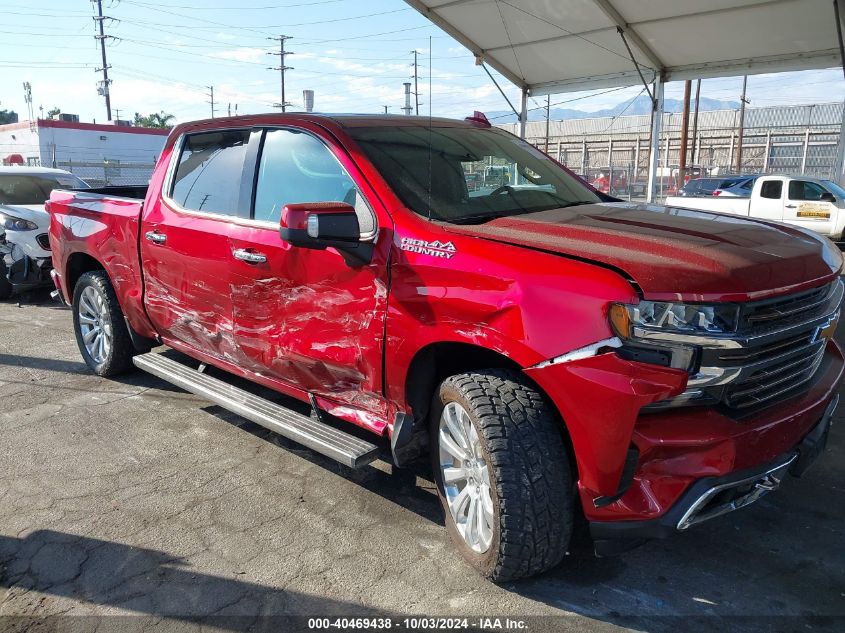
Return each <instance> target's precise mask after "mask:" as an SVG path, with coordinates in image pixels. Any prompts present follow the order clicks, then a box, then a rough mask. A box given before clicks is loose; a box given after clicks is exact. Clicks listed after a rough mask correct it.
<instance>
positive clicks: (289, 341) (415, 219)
mask: <svg viewBox="0 0 845 633" xmlns="http://www.w3.org/2000/svg"><path fill="white" fill-rule="evenodd" d="M468 163H482V164H497V165H510V167H509V168H508V169H509V170H510V172H511V174H512V177H511V181H510V182H511V183H512V184H506V185H502V186H499V187H497V188H495V189H492V190H491V191H489V192H486V193H483V194H482V195H476V196H469V195H468V187H467V182H466V179H465V178H464V172H463V165H464V164H468ZM603 200H607V197H606V196H604V197H602V196H601V195H599V194H597V193H596V192H595V190H593V189H591V188H590V187H588V186H585V185H584V184H583V183H582V182H581V181H580V180H579V179H577V178H576V177H574V176H573V175H572V174H571V172H568V171H567V170H565V169H564V168H562V167H561V166H560V165H558V164H557V163H556V162H554V161H553V160H551V159H550V158H548V157H547V156H545V155H544V154H542V153H541V152H539V151H538V150H536V149H535V148H533V147H532V146H531V145H529V144H527V143H525V142H524V141H521V140H519V139H517V138H516V137H514V136H512V135H510V134H508V133H506V132H504V131H502V130H498V129H495V128H491V127H490V126H489V125H486V124H484V123H483V122H482V121H478V120H470V121H452V120H446V119H434V120H431V121H430V120H429V119H428V118H415V117H404V116H402V117H388V116H385V117H372V116H340V115H338V116H328V115H326V116H321V115H313V114H274V115H262V116H249V117H237V118H228V119H214V120H209V121H200V122H196V123H189V124H184V125H180V126H178V127H176V128H175V129H174V130H173V132H172V134H171V136H170V138H169V139H168V141H167V144H166V146H165V148H164V150H163V153H162V155H161V158H160V160H159V162H158V166H157V167H156V171H155V173H154V174H153V177H152V179H151V181H150V185H149V188H148V189H144V188H137V189H133V188H117V189H106V190H93V191H89V192H71V191H54V192H53V194H52V196H51V199H50V202H49V203H48V207H49V211H50V213H51V222H52V223H51V228H50V242H51V244H52V248H53V261H54V263H55V271H54V279H55V282H56V285H57V288H58V290H59V292H60V293H61V296H62V297H63V298H64V300H65V301H66V302H67V303H69V304H70V305H71V306H72V313H73V321H74V328H75V332H76V337H77V341H78V343H79V348H80V352H81V354H82V357H83V358H84V359H85V362H86V363H87V364H88V365H89V366H90V368H91V369H92V370H93V371H94V372H95V373H97V374H99V375H101V376H112V375H115V374H117V373H119V372H123V371H127V370H129V369H131V368H132V366H133V363H134V365H135V366H137V367H140V368H141V369H144V370H146V371H149V372H151V373H153V374H155V375H157V376H160V377H162V378H164V379H165V380H168V381H170V382H172V383H173V384H175V385H178V386H180V387H183V388H185V389H187V390H189V391H192V392H194V393H197V394H201V395H203V396H205V397H206V398H208V399H210V400H212V401H213V402H216V403H217V404H219V405H221V406H223V407H226V408H228V409H230V410H232V411H235V412H237V413H239V414H241V415H242V416H244V417H246V418H248V419H250V420H253V421H255V422H257V423H259V424H262V425H264V426H266V427H268V428H270V429H273V430H275V431H278V432H279V433H281V434H283V435H285V436H287V437H290V438H293V439H295V440H297V441H299V442H301V443H302V444H304V445H306V446H308V447H311V448H312V449H314V450H315V451H318V452H320V453H323V454H325V455H328V456H330V457H332V458H334V459H337V460H338V461H340V462H342V463H344V464H346V465H348V466H350V467H357V466H361V465H363V464H366V463H367V462H369V461H371V460H372V459H375V458H376V456H377V455H378V446H377V445H378V444H379V443H380V440H379V438H383V442H384V445H385V447H387V446H389V457H386V459H390V460H392V461H393V462H394V463H395V464H396V465H398V466H403V465H406V464H408V463H409V462H410V461H412V460H414V459H416V458H417V457H419V456H421V455H423V454H427V455H428V456H429V459H430V460H431V465H432V469H433V475H434V479H435V481H436V484H437V490H438V492H439V495H440V498H441V501H442V504H443V508H444V511H445V515H446V526H447V529H448V531H449V533H450V534H451V536H452V538H453V540H454V542H455V543H456V546H457V549H458V550H460V552H461V554H463V556H464V557H465V558H466V560H468V561H469V562H470V563H471V564H472V565H474V566H475V567H476V568H477V569H478V570H480V572H481V573H482V574H484V575H485V576H486V577H488V578H490V579H493V580H496V581H504V580H509V579H515V578H520V577H526V576H530V575H532V574H537V573H539V572H542V571H544V570H546V569H549V568H550V567H552V566H554V565H556V564H558V563H559V562H560V561H561V560H562V559H563V557H564V555H565V553H566V551H567V547H568V544H569V541H570V537H571V535H572V531H573V525H574V518H575V516H576V515H577V514H578V513H580V512H583V514H584V515H585V516H586V518H587V520H588V521H589V526H590V530H591V533H592V536H593V539H594V540H595V546H596V550H597V552H598V553H600V554H610V553H614V552H618V551H621V550H624V549H626V548H629V547H632V546H634V545H636V544H638V543H640V542H642V540H643V539H647V538H654V537H664V536H668V535H669V534H672V533H675V532H677V531H679V530H686V529H687V528H689V527H691V526H693V525H697V524H699V523H702V522H704V521H706V520H708V519H711V518H713V517H716V516H718V515H721V514H723V513H725V512H729V511H731V510H735V509H737V508H740V507H742V506H745V505H748V504H750V503H751V502H753V501H755V500H757V499H758V498H759V497H760V496H762V495H763V494H765V493H767V492H769V491H771V490H774V489H775V488H777V487H778V486H779V484H780V483H781V480H782V479H783V478H784V476H785V475H786V474H787V473H788V472H790V473H792V474H795V475H800V474H801V473H803V472H804V471H805V470H806V468H807V467H808V466H809V465H810V464H811V463H812V462H813V461H814V459H815V458H816V457H817V456H818V454H819V453H820V451H821V450H822V448H823V447H824V443H825V438H826V437H827V433H828V427H829V424H830V418H831V414H832V412H833V409H834V407H835V406H836V398H837V396H836V394H837V387H838V385H839V382H840V379H841V377H842V371H843V357H842V354H841V352H840V350H839V348H838V347H837V345H836V343H834V341H833V340H832V338H831V335H832V333H833V330H834V328H835V326H836V322H837V320H838V317H839V309H840V308H839V306H840V302H841V300H842V294H843V284H842V282H841V281H840V279H839V274H840V272H841V269H842V256H841V255H840V252H839V250H838V249H837V248H836V247H834V246H833V244H831V243H830V242H829V241H828V240H826V239H825V238H823V237H820V236H818V235H814V234H812V233H810V232H808V231H804V230H802V229H799V228H796V227H793V226H786V225H782V224H777V223H773V222H768V221H764V220H757V219H749V218H737V217H729V216H720V215H718V214H716V215H714V214H712V213H702V212H697V211H690V210H683V209H672V208H661V207H657V206H655V205H638V204H634V203H621V202H603ZM159 344H164V345H166V346H168V347H171V348H174V349H175V350H178V351H179V352H182V353H183V355H186V356H187V357H188V358H191V359H193V360H194V363H193V364H190V363H187V362H183V360H179V359H180V358H183V356H181V355H177V358H174V357H173V355H172V354H161V353H157V352H150V350H151V349H152V348H153V347H155V346H157V345H159ZM231 375H233V376H238V377H240V378H246V379H247V380H248V381H252V382H253V383H256V384H257V385H262V386H264V387H270V388H271V389H274V390H276V391H278V392H280V393H282V394H287V395H288V396H293V398H295V399H298V400H299V401H301V402H302V403H306V405H307V406H310V410H311V415H306V414H304V413H302V412H301V407H300V411H299V412H297V411H294V410H292V409H290V408H285V407H284V406H282V405H281V404H279V403H278V402H276V401H274V400H268V399H265V398H261V397H258V396H257V395H255V394H254V393H252V392H251V391H250V390H248V389H242V388H238V387H235V386H234V385H232V384H230V383H229V382H228V381H227V377H228V376H231ZM353 426H355V427H361V428H363V429H365V430H366V431H369V432H371V434H372V436H371V441H367V440H364V439H361V435H362V434H361V433H352V432H350V430H352V429H351V427H353ZM325 494H327V495H331V494H333V493H332V491H331V490H326V491H325ZM341 501H342V500H341ZM772 529H776V528H774V527H773V528H772Z"/></svg>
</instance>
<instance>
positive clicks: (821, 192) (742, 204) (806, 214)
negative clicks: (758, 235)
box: [666, 176, 845, 242]
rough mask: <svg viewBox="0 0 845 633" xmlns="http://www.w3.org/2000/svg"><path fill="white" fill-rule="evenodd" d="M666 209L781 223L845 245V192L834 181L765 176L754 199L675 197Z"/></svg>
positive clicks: (755, 190)
mask: <svg viewBox="0 0 845 633" xmlns="http://www.w3.org/2000/svg"><path fill="white" fill-rule="evenodd" d="M666 205H667V206H672V207H683V208H686V209H701V210H703V211H718V212H719V213H730V214H732V215H742V216H745V217H752V218H761V219H764V220H777V221H778V222H786V223H787V224H794V225H796V226H801V227H804V228H807V229H810V230H812V231H815V232H816V233H821V234H822V235H825V236H827V237H829V238H830V239H832V240H833V241H837V242H838V241H842V239H843V235H842V233H843V230H845V189H842V187H840V186H839V185H837V184H836V183H834V182H832V181H830V180H821V179H819V178H810V177H808V176H761V177H760V178H758V179H757V182H755V183H754V190H753V191H752V192H751V197H750V198H734V197H731V198H723V197H720V196H704V197H701V198H693V197H688V196H684V197H676V196H671V197H669V198H667V199H666Z"/></svg>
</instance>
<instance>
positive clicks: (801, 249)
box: [446, 203, 842, 301]
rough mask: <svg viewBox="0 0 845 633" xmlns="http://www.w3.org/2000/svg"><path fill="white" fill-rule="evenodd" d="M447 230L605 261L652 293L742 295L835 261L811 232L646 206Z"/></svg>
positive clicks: (805, 283) (802, 283)
mask: <svg viewBox="0 0 845 633" xmlns="http://www.w3.org/2000/svg"><path fill="white" fill-rule="evenodd" d="M446 230H447V231H449V232H453V233H460V234H465V235H472V236H474V237H478V238H481V239H485V240H490V241H496V242H501V243H506V244H512V245H515V246H521V247H525V248H532V249H536V250H542V251H548V252H552V253H556V254H559V255H564V256H568V257H573V258H576V259H581V260H587V261H590V262H594V263H596V264H599V265H603V266H606V267H609V268H613V269H616V270H618V271H620V272H621V273H623V274H624V275H626V276H627V277H629V278H630V279H631V280H632V281H633V282H635V283H636V284H637V285H638V286H639V288H640V289H641V291H642V293H643V295H644V297H645V298H648V299H657V300H686V301H747V300H752V299H758V298H763V297H766V296H769V295H774V294H778V293H782V292H786V291H789V290H798V289H799V288H801V287H810V286H812V285H815V284H820V283H823V282H824V281H826V280H830V279H833V278H834V277H835V276H836V275H838V274H839V271H840V269H841V267H842V255H841V253H840V252H839V249H838V248H836V247H835V246H834V245H833V244H832V243H831V242H830V241H828V240H827V239H825V238H823V237H821V236H818V235H816V234H814V233H811V232H810V231H805V230H803V229H799V228H797V227H793V226H789V225H786V224H780V223H774V222H765V221H761V220H756V219H749V218H742V217H738V216H731V215H725V214H720V213H710V212H706V211H693V210H690V209H682V208H678V207H664V206H657V205H649V204H635V203H606V204H590V205H583V206H577V207H572V208H569V209H552V210H549V211H540V212H537V213H530V214H526V215H520V216H513V217H507V218H499V219H496V220H492V221H490V222H487V223H485V224H480V225H473V226H459V225H449V226H448V227H447V229H446Z"/></svg>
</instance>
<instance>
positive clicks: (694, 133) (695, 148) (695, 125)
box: [692, 79, 701, 163]
mask: <svg viewBox="0 0 845 633" xmlns="http://www.w3.org/2000/svg"><path fill="white" fill-rule="evenodd" d="M699 97H701V79H697V80H696V82H695V114H693V115H692V162H693V163H697V162H698V160H699V158H698V100H699Z"/></svg>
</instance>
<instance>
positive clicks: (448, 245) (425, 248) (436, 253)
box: [400, 237, 458, 259]
mask: <svg viewBox="0 0 845 633" xmlns="http://www.w3.org/2000/svg"><path fill="white" fill-rule="evenodd" d="M400 248H401V249H402V250H403V251H408V252H410V253H419V254H420V255H428V256H430V257H440V258H443V259H452V258H453V257H454V256H455V253H457V252H458V251H457V249H456V248H455V245H454V244H452V242H441V241H440V240H434V241H433V242H427V241H425V240H418V239H415V238H413V237H403V238H402V245H401V246H400Z"/></svg>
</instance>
